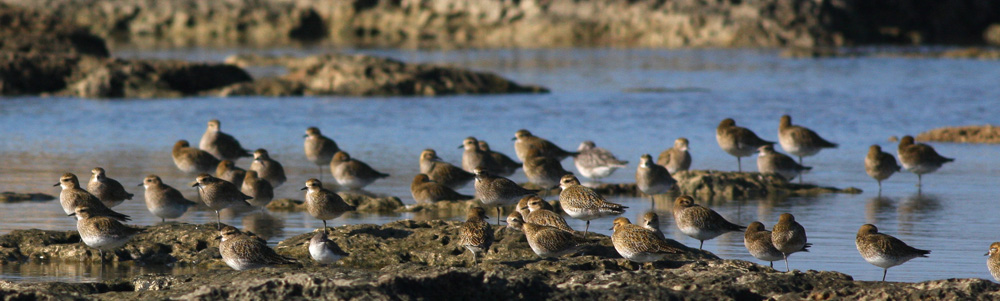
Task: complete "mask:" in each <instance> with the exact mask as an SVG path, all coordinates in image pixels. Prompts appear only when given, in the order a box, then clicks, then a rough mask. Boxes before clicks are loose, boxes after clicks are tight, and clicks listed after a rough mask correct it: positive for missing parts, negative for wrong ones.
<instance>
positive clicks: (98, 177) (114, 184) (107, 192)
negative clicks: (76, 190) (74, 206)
mask: <svg viewBox="0 0 1000 301" xmlns="http://www.w3.org/2000/svg"><path fill="white" fill-rule="evenodd" d="M90 172H91V173H92V174H93V176H91V177H90V183H87V192H90V193H91V194H93V195H94V196H96V197H97V199H99V200H101V203H104V205H105V206H108V208H111V207H114V206H118V204H121V203H122V202H124V201H125V200H131V199H132V196H133V194H131V193H128V191H125V187H124V186H122V183H119V182H118V181H117V180H115V179H112V178H108V176H107V175H106V174H105V173H104V168H100V167H95V168H94V169H93V170H91V171H90Z"/></svg>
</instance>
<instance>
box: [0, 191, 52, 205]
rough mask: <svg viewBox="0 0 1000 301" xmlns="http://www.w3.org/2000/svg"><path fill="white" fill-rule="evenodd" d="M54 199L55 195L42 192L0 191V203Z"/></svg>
mask: <svg viewBox="0 0 1000 301" xmlns="http://www.w3.org/2000/svg"><path fill="white" fill-rule="evenodd" d="M54 199H56V197H54V196H51V195H48V194H44V193H17V192H10V191H5V192H3V193H0V203H16V202H29V201H30V202H44V201H51V200H54Z"/></svg>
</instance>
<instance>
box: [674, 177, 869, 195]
mask: <svg viewBox="0 0 1000 301" xmlns="http://www.w3.org/2000/svg"><path fill="white" fill-rule="evenodd" d="M673 176H674V179H676V180H677V183H678V184H677V185H678V187H679V191H680V193H681V194H686V195H691V196H694V197H696V198H700V199H709V200H710V199H748V198H763V197H768V196H771V197H776V196H805V195H819V194H824V193H861V190H860V189H857V188H853V187H851V188H847V189H838V188H833V187H822V186H817V185H812V184H795V183H791V182H789V181H788V180H785V178H782V177H781V176H779V175H773V174H761V173H756V172H722V171H714V170H688V171H682V172H678V173H676V174H674V175H673Z"/></svg>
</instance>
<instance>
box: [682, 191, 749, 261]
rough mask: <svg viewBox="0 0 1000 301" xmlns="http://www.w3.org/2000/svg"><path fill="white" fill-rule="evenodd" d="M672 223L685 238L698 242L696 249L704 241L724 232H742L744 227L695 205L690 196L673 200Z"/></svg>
mask: <svg viewBox="0 0 1000 301" xmlns="http://www.w3.org/2000/svg"><path fill="white" fill-rule="evenodd" d="M673 214H674V223H676V224H677V229H679V230H681V233H684V234H685V235H687V236H690V237H692V238H694V239H697V240H698V242H699V243H698V249H699V250H701V249H702V247H704V246H705V241H706V240H709V239H713V238H716V237H718V236H719V235H722V234H725V233H726V232H742V231H743V229H744V227H743V226H740V225H737V224H733V223H731V222H729V221H728V220H726V219H725V218H724V217H722V215H719V213H718V212H715V210H712V209H709V208H705V207H702V206H701V205H698V204H695V203H694V199H693V198H691V197H690V196H686V195H682V196H679V197H677V199H675V200H674V209H673Z"/></svg>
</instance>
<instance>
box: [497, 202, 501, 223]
mask: <svg viewBox="0 0 1000 301" xmlns="http://www.w3.org/2000/svg"><path fill="white" fill-rule="evenodd" d="M500 214H501V213H500V206H497V226H499V225H500Z"/></svg>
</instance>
